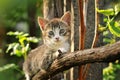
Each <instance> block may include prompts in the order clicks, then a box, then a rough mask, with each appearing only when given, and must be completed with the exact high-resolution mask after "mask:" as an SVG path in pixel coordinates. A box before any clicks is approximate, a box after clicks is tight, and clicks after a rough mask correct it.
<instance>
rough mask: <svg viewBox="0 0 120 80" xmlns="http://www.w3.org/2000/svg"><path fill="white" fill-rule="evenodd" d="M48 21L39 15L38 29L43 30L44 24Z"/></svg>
mask: <svg viewBox="0 0 120 80" xmlns="http://www.w3.org/2000/svg"><path fill="white" fill-rule="evenodd" d="M47 22H48V21H47V20H45V19H43V18H41V17H38V24H39V26H40V29H41V30H42V31H43V30H44V29H45V24H46V23H47Z"/></svg>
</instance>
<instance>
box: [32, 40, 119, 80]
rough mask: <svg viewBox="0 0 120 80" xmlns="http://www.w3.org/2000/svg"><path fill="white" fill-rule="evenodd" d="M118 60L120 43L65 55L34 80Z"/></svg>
mask: <svg viewBox="0 0 120 80" xmlns="http://www.w3.org/2000/svg"><path fill="white" fill-rule="evenodd" d="M117 59H120V41H119V42H116V43H114V44H111V45H106V46H103V47H99V48H93V49H86V50H82V51H76V52H72V53H68V54H65V55H64V56H63V57H62V58H60V59H56V60H55V61H54V62H53V64H52V65H51V67H50V68H49V70H48V71H46V72H41V71H39V72H38V73H37V74H36V75H35V76H34V77H33V78H32V80H47V79H48V78H49V77H50V76H53V75H55V74H57V73H59V72H62V71H64V70H67V69H69V68H71V67H74V66H78V65H84V64H87V63H94V62H111V61H115V60H117Z"/></svg>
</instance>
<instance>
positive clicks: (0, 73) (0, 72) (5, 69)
mask: <svg viewBox="0 0 120 80" xmlns="http://www.w3.org/2000/svg"><path fill="white" fill-rule="evenodd" d="M15 71H16V74H14V72H15ZM13 75H14V77H13ZM21 75H23V71H21V70H20V68H19V66H17V65H16V64H14V63H11V64H6V65H4V66H2V67H0V79H1V80H7V79H8V77H7V79H6V76H9V80H19V79H20V78H21Z"/></svg>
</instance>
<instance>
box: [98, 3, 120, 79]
mask: <svg viewBox="0 0 120 80" xmlns="http://www.w3.org/2000/svg"><path fill="white" fill-rule="evenodd" d="M97 11H98V12H99V13H101V14H103V15H104V16H105V18H104V22H105V25H104V26H103V25H99V31H101V32H103V36H104V38H103V42H105V43H110V44H111V43H115V42H116V41H117V38H120V20H115V18H116V17H117V16H118V15H119V14H118V13H120V4H117V5H115V6H114V7H113V8H111V9H106V10H99V9H97ZM118 70H120V64H119V61H118V60H117V61H116V62H115V63H109V65H108V67H106V68H104V70H103V80H116V77H117V74H116V72H117V71H118Z"/></svg>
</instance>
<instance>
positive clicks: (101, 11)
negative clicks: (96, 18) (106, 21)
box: [96, 8, 115, 16]
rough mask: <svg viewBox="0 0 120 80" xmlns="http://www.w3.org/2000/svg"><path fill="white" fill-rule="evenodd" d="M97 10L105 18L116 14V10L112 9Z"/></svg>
mask: <svg viewBox="0 0 120 80" xmlns="http://www.w3.org/2000/svg"><path fill="white" fill-rule="evenodd" d="M96 10H97V11H98V12H99V13H101V14H103V15H105V16H110V15H114V14H115V13H114V10H113V9H112V8H111V9H106V10H99V9H98V8H96Z"/></svg>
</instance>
